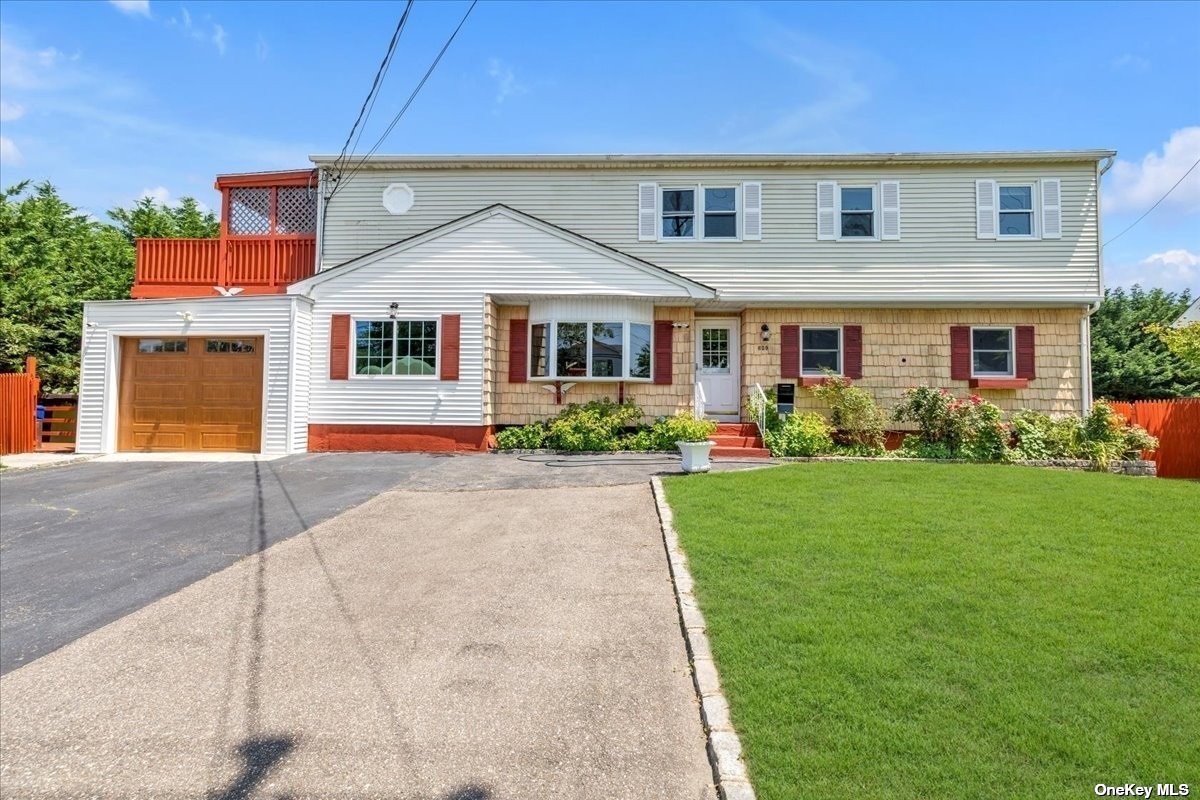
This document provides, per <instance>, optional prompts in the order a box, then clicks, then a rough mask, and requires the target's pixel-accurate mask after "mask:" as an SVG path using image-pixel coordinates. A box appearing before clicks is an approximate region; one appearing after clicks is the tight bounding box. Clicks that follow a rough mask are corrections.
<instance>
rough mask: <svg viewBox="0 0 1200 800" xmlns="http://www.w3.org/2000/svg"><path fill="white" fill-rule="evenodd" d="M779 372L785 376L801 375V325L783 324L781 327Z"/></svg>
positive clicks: (794, 376)
mask: <svg viewBox="0 0 1200 800" xmlns="http://www.w3.org/2000/svg"><path fill="white" fill-rule="evenodd" d="M779 374H780V375H781V376H782V377H784V378H799V377H800V326H799V325H782V326H780V328H779Z"/></svg>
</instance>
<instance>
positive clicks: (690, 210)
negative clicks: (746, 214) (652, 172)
mask: <svg viewBox="0 0 1200 800" xmlns="http://www.w3.org/2000/svg"><path fill="white" fill-rule="evenodd" d="M661 192H662V197H661V205H660V207H661V209H662V212H661V216H662V224H661V228H660V229H661V231H662V238H663V239H737V238H738V188H737V187H736V186H689V187H686V188H664V189H662V190H661Z"/></svg>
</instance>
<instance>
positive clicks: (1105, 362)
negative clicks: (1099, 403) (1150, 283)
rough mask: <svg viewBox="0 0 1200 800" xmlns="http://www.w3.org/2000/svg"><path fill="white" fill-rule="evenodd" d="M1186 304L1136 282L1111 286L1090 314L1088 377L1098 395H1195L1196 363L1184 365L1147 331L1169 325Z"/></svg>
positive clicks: (1199, 380) (1198, 389)
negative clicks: (1120, 286) (1090, 368)
mask: <svg viewBox="0 0 1200 800" xmlns="http://www.w3.org/2000/svg"><path fill="white" fill-rule="evenodd" d="M1190 303H1191V294H1190V292H1188V291H1187V290H1184V291H1183V292H1181V293H1178V294H1176V293H1175V292H1167V291H1164V290H1162V289H1150V290H1145V289H1142V287H1140V286H1134V287H1133V288H1132V289H1130V290H1128V291H1126V290H1125V289H1120V288H1117V289H1110V290H1108V291H1107V292H1105V295H1104V302H1103V303H1101V304H1100V308H1099V309H1098V310H1097V311H1096V313H1095V314H1093V315H1092V380H1093V386H1094V389H1095V393H1096V396H1097V397H1111V398H1114V399H1116V400H1140V399H1148V398H1159V397H1191V396H1196V395H1197V394H1200V366H1197V365H1196V364H1194V363H1193V364H1189V363H1188V362H1187V361H1186V360H1184V359H1182V358H1180V357H1179V356H1178V355H1175V354H1174V353H1172V352H1171V350H1170V349H1169V348H1168V347H1167V345H1166V344H1165V343H1164V342H1163V341H1162V339H1160V338H1159V337H1158V336H1156V335H1155V334H1154V333H1153V332H1152V331H1150V330H1148V328H1149V326H1152V325H1169V324H1171V323H1172V322H1174V321H1175V320H1176V319H1177V318H1178V317H1179V315H1180V314H1182V313H1183V312H1184V310H1185V309H1186V308H1187V307H1188V305H1189V304H1190Z"/></svg>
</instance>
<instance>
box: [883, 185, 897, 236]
mask: <svg viewBox="0 0 1200 800" xmlns="http://www.w3.org/2000/svg"><path fill="white" fill-rule="evenodd" d="M879 212H880V217H881V219H882V220H883V221H882V222H881V223H880V225H879V238H880V239H899V238H900V181H880V182H879Z"/></svg>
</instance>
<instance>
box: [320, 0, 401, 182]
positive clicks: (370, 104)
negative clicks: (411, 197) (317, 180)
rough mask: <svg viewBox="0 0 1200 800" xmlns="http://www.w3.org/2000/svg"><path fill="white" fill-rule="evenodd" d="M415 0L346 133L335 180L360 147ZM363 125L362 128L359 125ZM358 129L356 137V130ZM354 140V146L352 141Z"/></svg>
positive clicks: (336, 164)
mask: <svg viewBox="0 0 1200 800" xmlns="http://www.w3.org/2000/svg"><path fill="white" fill-rule="evenodd" d="M414 2H415V0H408V4H407V5H406V6H405V7H404V13H403V14H401V15H400V20H399V21H398V22H397V23H396V30H395V31H393V33H392V38H391V41H389V42H388V46H387V50H386V51H385V52H384V54H383V60H382V61H380V62H379V67H378V68H377V69H376V70H375V78H374V80H372V81H371V89H370V91H368V92H367V96H366V97H365V98H363V102H362V107H360V108H359V109H358V118H357V119H355V120H354V125H352V126H351V127H350V133H348V134H346V142H345V144H343V145H342V149H341V152H340V153H338V157H337V160H336V161H334V164H333V168H334V169H336V170H337V171H338V174H337V177H336V178H335V179H334V180H335V181H336V180H338V179H340V178H341V173H342V171H343V164H344V160H345V158H346V157H347V153H349V154H351V155H353V153H354V150H355V148H357V147H358V140H359V139H361V138H362V135H363V131H364V130H366V127H367V120H368V119H370V117H371V111H372V110H373V109H374V108H375V101H376V100H378V99H379V89H380V87H381V86H383V79H384V78H385V77H386V76H387V71H388V68H389V67H390V66H391V64H392V57H393V56H394V55H395V53H396V44H397V43H398V42H399V41H400V35H401V34H402V33H403V32H404V26H405V24H406V23H407V22H408V15H409V12H411V11H412V7H413V3H414ZM360 123H361V125H362V127H361V128H360V127H359V125H360ZM355 131H358V137H357V138H356V137H355V135H354V132H355ZM351 139H353V140H354V144H353V146H351V144H350V141H351Z"/></svg>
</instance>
